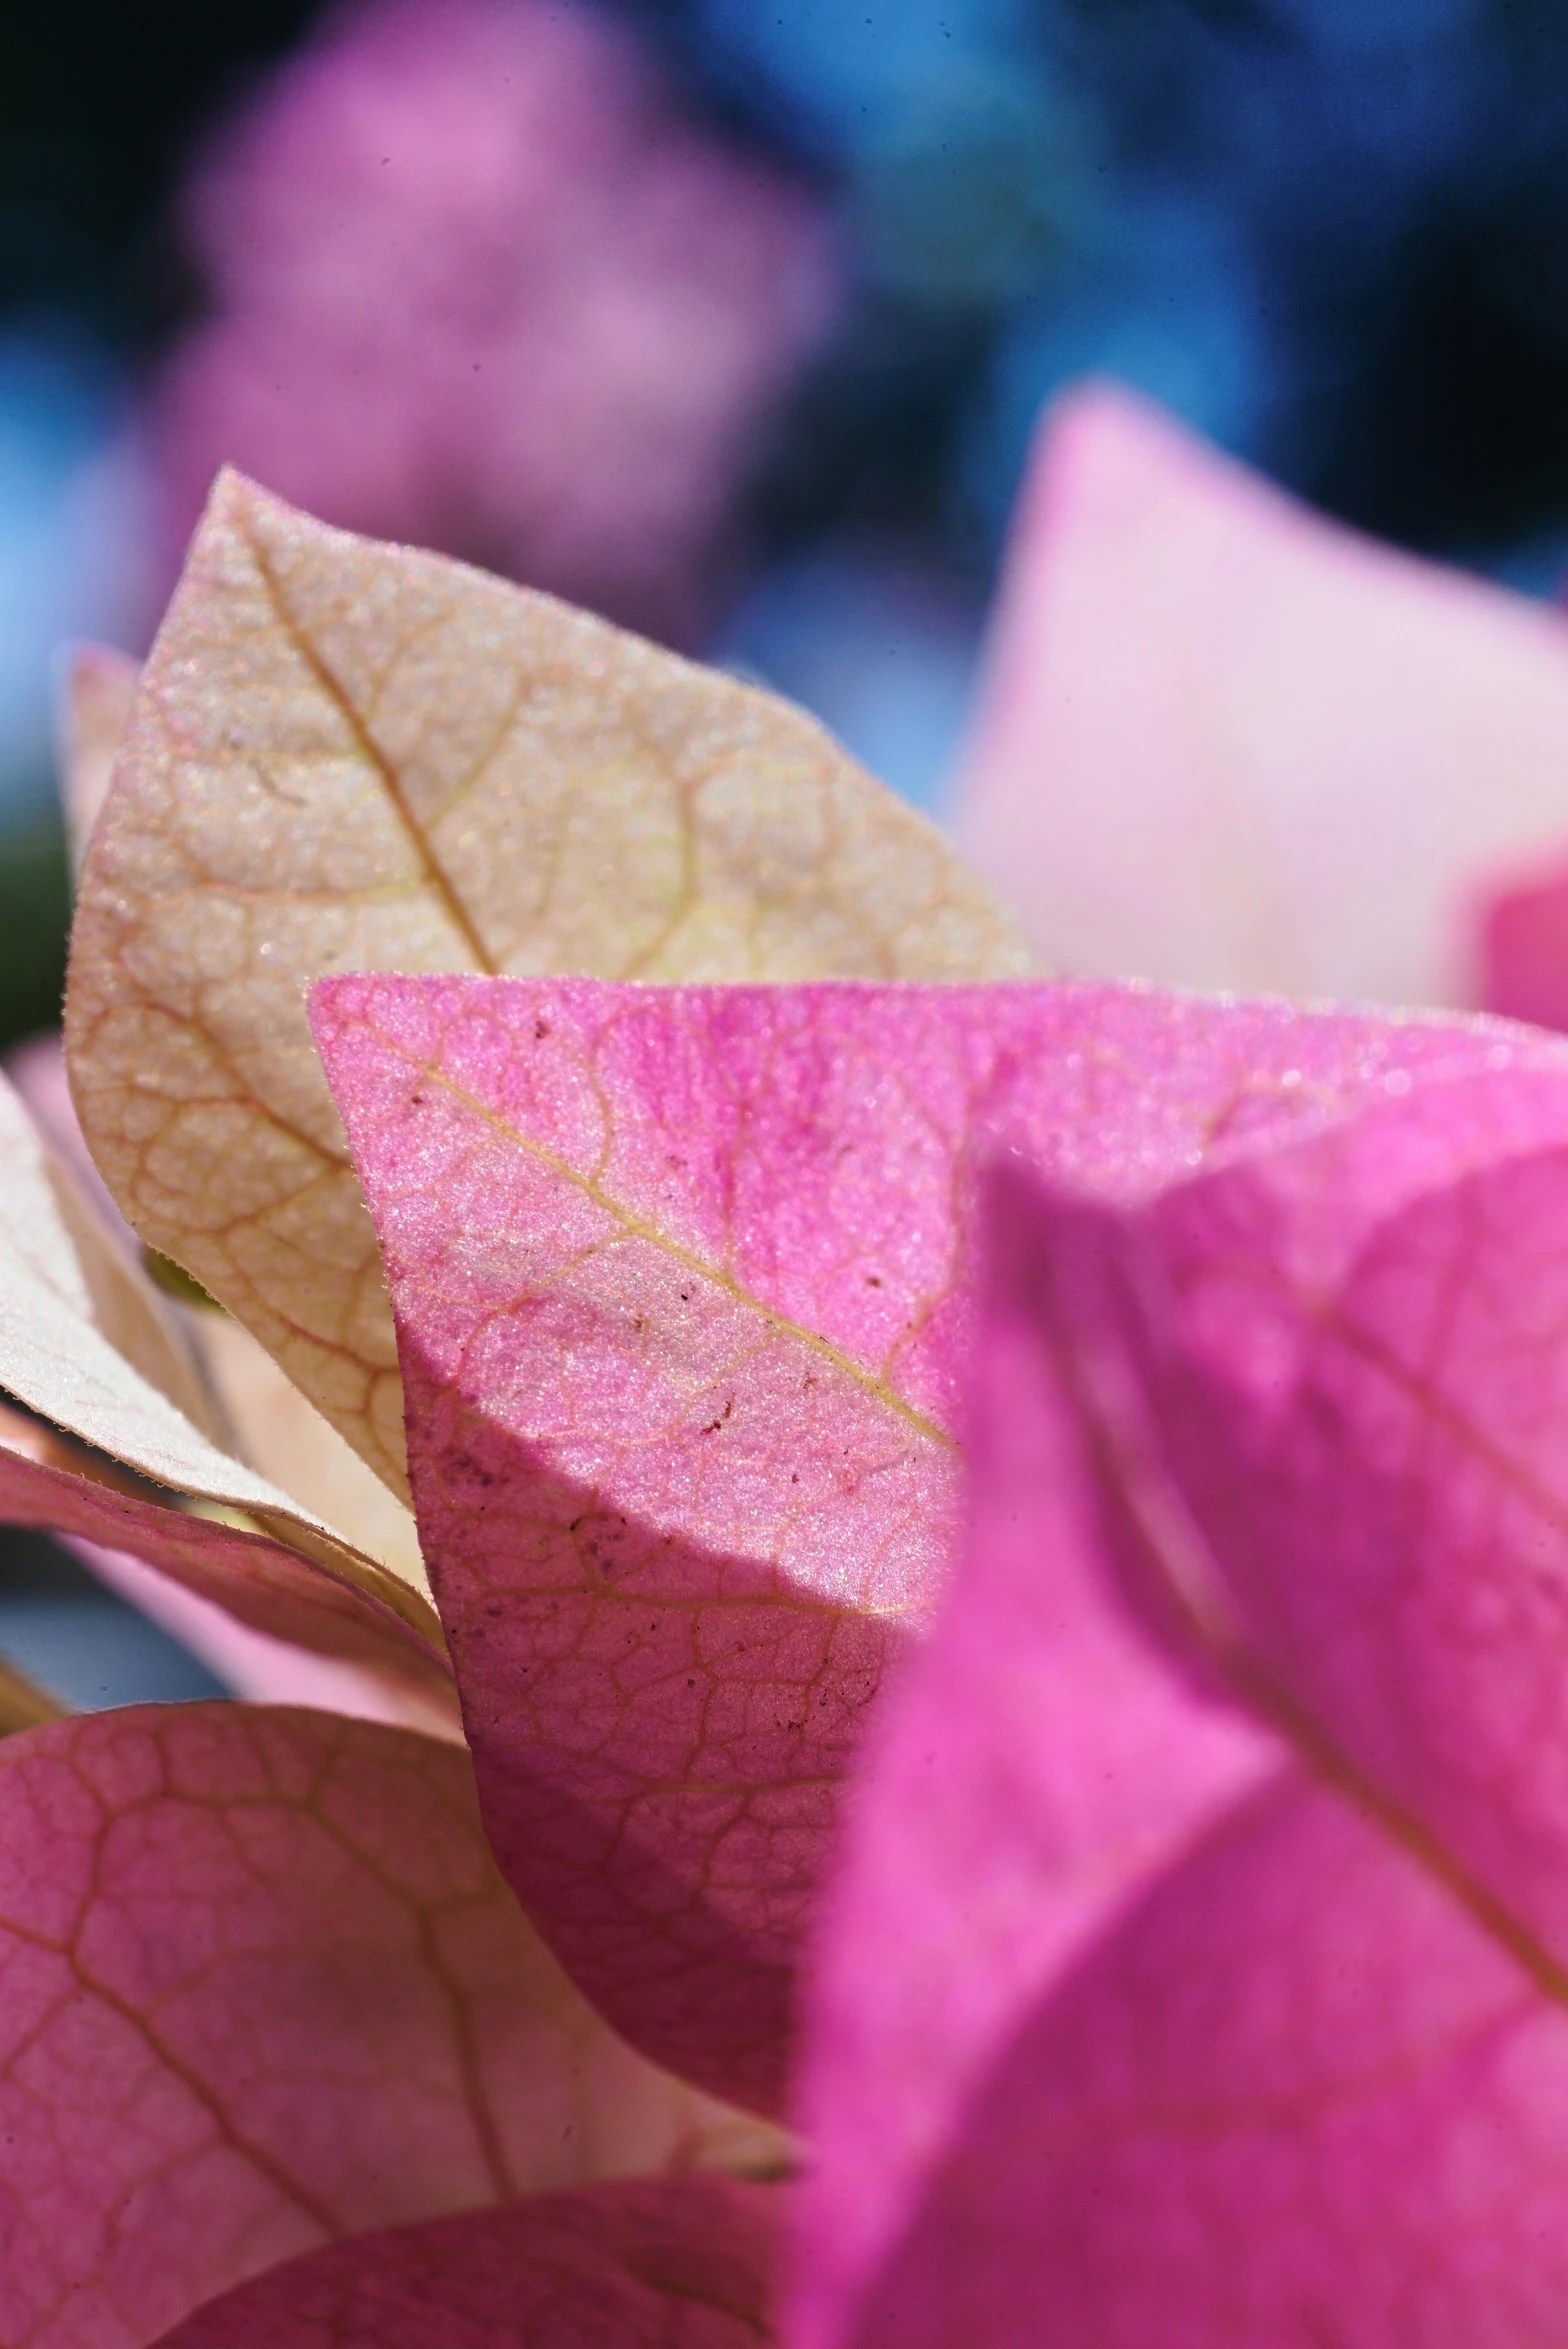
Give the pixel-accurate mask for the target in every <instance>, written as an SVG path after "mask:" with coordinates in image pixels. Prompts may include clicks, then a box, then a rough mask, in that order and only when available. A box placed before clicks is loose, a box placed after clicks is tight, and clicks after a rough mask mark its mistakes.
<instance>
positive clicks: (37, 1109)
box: [6, 1036, 430, 1599]
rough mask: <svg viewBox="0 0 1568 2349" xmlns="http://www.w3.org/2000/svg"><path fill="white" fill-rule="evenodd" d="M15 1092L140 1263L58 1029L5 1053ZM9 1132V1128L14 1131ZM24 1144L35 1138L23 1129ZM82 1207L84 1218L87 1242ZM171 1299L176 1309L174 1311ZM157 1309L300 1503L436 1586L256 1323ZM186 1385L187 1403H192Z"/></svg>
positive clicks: (257, 1465)
mask: <svg viewBox="0 0 1568 2349" xmlns="http://www.w3.org/2000/svg"><path fill="white" fill-rule="evenodd" d="M7 1072H8V1074H9V1075H10V1076H11V1079H12V1081H13V1083H14V1084H15V1086H16V1088H17V1091H18V1092H19V1093H20V1094H21V1096H22V1100H23V1102H24V1104H25V1106H26V1108H27V1111H28V1114H29V1116H30V1117H31V1119H32V1121H33V1124H34V1126H35V1127H36V1128H37V1129H38V1132H39V1134H40V1135H41V1136H42V1137H43V1139H44V1140H45V1142H46V1144H47V1146H48V1150H49V1152H50V1153H51V1154H52V1156H53V1158H54V1159H55V1160H56V1161H57V1162H59V1163H61V1164H63V1168H64V1170H65V1173H66V1175H67V1176H68V1177H74V1178H75V1183H76V1188H77V1189H78V1190H79V1191H81V1192H82V1193H84V1194H85V1204H86V1206H87V1207H88V1209H89V1210H91V1209H93V1208H96V1210H97V1213H96V1215H95V1216H94V1215H92V1214H89V1215H88V1217H87V1218H86V1219H85V1220H86V1221H87V1223H88V1224H89V1225H90V1226H91V1229H90V1231H89V1233H88V1235H87V1237H88V1239H89V1241H90V1243H91V1246H92V1248H93V1249H94V1250H95V1251H96V1252H97V1253H98V1254H100V1255H101V1254H102V1253H103V1251H104V1248H105V1246H107V1247H108V1249H109V1251H110V1253H111V1255H112V1254H113V1253H114V1252H115V1251H116V1249H117V1250H118V1253H119V1255H120V1256H122V1257H125V1258H127V1259H128V1260H129V1261H130V1262H131V1263H133V1264H139V1263H140V1262H141V1260H142V1257H143V1254H144V1251H143V1248H142V1244H141V1242H140V1241H139V1240H138V1239H137V1237H136V1234H135V1233H134V1232H133V1231H132V1230H131V1227H130V1225H129V1224H128V1223H126V1222H125V1220H124V1218H123V1217H122V1216H121V1214H120V1212H119V1210H118V1208H117V1207H116V1206H115V1204H114V1202H113V1200H112V1199H111V1198H110V1196H109V1194H108V1192H107V1191H106V1190H105V1188H104V1186H103V1182H102V1180H101V1178H100V1177H99V1174H98V1170H97V1168H96V1167H95V1166H94V1164H93V1162H92V1159H91V1157H90V1156H89V1154H88V1150H87V1144H86V1142H85V1140H84V1138H83V1135H82V1130H81V1127H80V1125H79V1124H78V1122H77V1118H76V1112H75V1108H74V1106H73V1104H72V1101H71V1095H70V1086H69V1082H68V1079H67V1077H66V1071H65V1057H64V1053H63V1050H62V1048H61V1044H60V1040H59V1038H58V1037H57V1036H38V1037H34V1038H33V1039H32V1041H31V1042H30V1043H28V1044H26V1045H24V1046H23V1047H22V1048H21V1049H20V1050H19V1051H18V1052H16V1053H13V1054H12V1055H11V1057H10V1060H9V1061H8V1063H7ZM6 1130H7V1131H8V1132H9V1130H10V1129H9V1128H7V1129H6ZM24 1144H25V1148H26V1149H27V1150H28V1151H31V1150H32V1149H33V1148H34V1145H33V1143H32V1142H31V1140H30V1139H26V1138H25V1137H24ZM82 1220H83V1219H82V1218H81V1216H80V1214H79V1215H78V1219H77V1238H78V1245H80V1244H81V1224H82ZM130 1285H131V1286H132V1287H133V1288H134V1290H135V1292H136V1293H137V1295H139V1296H140V1297H143V1298H147V1297H149V1296H151V1291H150V1290H149V1288H148V1285H147V1283H146V1282H145V1281H143V1280H140V1279H136V1280H133V1282H132V1283H131V1284H130ZM171 1304H172V1308H173V1309H172V1313H171ZM152 1308H153V1310H154V1311H155V1312H156V1313H157V1314H158V1315H160V1316H161V1317H162V1319H163V1322H164V1324H165V1326H167V1325H168V1324H169V1323H170V1321H171V1320H172V1323H173V1324H174V1326H175V1332H176V1335H177V1336H179V1337H181V1338H183V1340H184V1352H185V1353H187V1354H188V1355H189V1356H190V1357H191V1358H192V1359H193V1361H194V1366H195V1368H196V1371H197V1373H198V1381H197V1387H196V1393H197V1396H198V1398H199V1399H198V1403H197V1405H196V1407H197V1408H199V1409H202V1410H205V1411H208V1412H210V1411H211V1410H212V1407H213V1405H214V1404H216V1406H217V1422H216V1425H217V1428H218V1431H219V1433H220V1435H221V1438H222V1440H223V1441H224V1442H225V1443H226V1444H227V1443H231V1442H232V1444H233V1445H234V1447H235V1449H237V1451H238V1452H239V1454H240V1456H241V1457H242V1458H243V1459H244V1460H245V1461H246V1462H247V1464H248V1465H249V1466H250V1467H252V1468H254V1469H257V1470H259V1471H260V1473H261V1474H262V1475H263V1476H264V1477H266V1478H267V1479H268V1481H269V1482H270V1483H272V1484H274V1485H276V1486H277V1487H278V1489H279V1491H280V1492H282V1493H284V1494H285V1495H287V1497H288V1499H289V1500H290V1501H293V1502H299V1503H302V1504H303V1506H304V1508H305V1509H306V1510H307V1511H308V1512H309V1514H310V1515H311V1516H312V1517H314V1518H317V1519H319V1520H321V1521H322V1522H323V1523H324V1524H326V1525H328V1526H331V1527H334V1528H337V1529H341V1530H342V1532H343V1536H344V1538H345V1539H347V1538H348V1536H349V1531H350V1529H351V1532H352V1547H353V1548H354V1549H356V1550H358V1551H360V1552H361V1553H363V1554H364V1555H366V1556H368V1557H370V1558H371V1559H373V1560H374V1561H375V1562H376V1563H377V1564H378V1565H381V1566H385V1567H387V1568H388V1569H389V1570H390V1571H391V1572H392V1573H393V1574H395V1575H396V1576H397V1577H398V1578H399V1580H400V1581H402V1582H405V1583H407V1584H408V1585H410V1587H411V1588H412V1589H413V1590H415V1591H416V1592H418V1593H419V1594H420V1595H421V1596H422V1597H423V1598H425V1599H428V1598H429V1595H430V1586H429V1583H428V1582H427V1581H426V1579H425V1570H424V1563H423V1561H422V1559H421V1558H420V1555H419V1540H418V1536H417V1534H416V1533H415V1530H414V1520H413V1517H412V1515H411V1513H410V1512H409V1511H408V1510H407V1509H406V1508H405V1507H404V1506H403V1504H402V1502H400V1501H399V1500H397V1499H396V1498H395V1496H394V1495H393V1494H392V1493H390V1492H389V1491H388V1490H387V1488H386V1486H385V1485H384V1484H383V1483H382V1482H381V1480H380V1478H379V1477H378V1476H376V1475H375V1474H374V1473H373V1472H372V1471H371V1470H370V1469H369V1468H367V1467H366V1466H365V1463H364V1462H363V1461H362V1460H361V1459H360V1457H359V1455H358V1453H357V1452H354V1451H351V1450H350V1449H349V1446H348V1445H347V1444H346V1443H345V1442H344V1441H343V1438H342V1437H341V1436H340V1435H339V1434H338V1433H337V1430H336V1429H335V1428H333V1427H331V1426H329V1425H328V1423H327V1421H326V1420H325V1419H323V1418H322V1416H321V1414H320V1412H319V1411H317V1410H315V1409H314V1408H313V1406H312V1405H311V1404H309V1403H307V1402H306V1400H305V1398H304V1396H303V1395H302V1394H301V1393H300V1391H299V1389H298V1388H297V1387H296V1386H294V1385H293V1384H292V1383H291V1382H290V1380H289V1379H288V1378H287V1377H286V1376H285V1374H284V1372H283V1371H282V1370H281V1369H280V1368H279V1367H278V1365H277V1363H275V1362H274V1361H273V1359H272V1357H271V1355H270V1354H268V1353H267V1352H266V1351H265V1350H264V1349H263V1348H262V1346H261V1345H260V1344H258V1342H257V1340H256V1339H255V1338H253V1337H252V1336H251V1334H250V1332H249V1331H248V1330H245V1329H242V1328H241V1326H240V1324H239V1323H238V1322H237V1321H235V1320H234V1319H233V1318H232V1316H231V1315H229V1314H227V1313H224V1312H222V1311H221V1310H214V1309H212V1306H211V1302H210V1300H209V1301H207V1303H206V1304H205V1305H204V1306H200V1307H195V1308H192V1307H189V1306H183V1307H182V1306H181V1305H180V1303H179V1302H178V1301H175V1300H170V1299H166V1298H163V1297H154V1298H153V1299H152ZM189 1396H190V1389H189V1388H188V1387H187V1388H186V1389H185V1390H184V1399H185V1401H186V1408H187V1410H189V1409H190V1408H191V1407H192V1406H191V1404H190V1400H189Z"/></svg>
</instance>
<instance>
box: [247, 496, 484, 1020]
mask: <svg viewBox="0 0 1568 2349" xmlns="http://www.w3.org/2000/svg"><path fill="white" fill-rule="evenodd" d="M247 542H248V544H249V546H250V548H251V551H252V553H253V555H254V556H255V561H256V569H257V571H258V572H259V574H260V576H261V580H262V584H263V585H264V586H265V588H266V590H267V598H268V601H269V602H270V604H271V606H272V609H273V613H274V615H275V617H276V619H277V623H278V626H279V627H280V628H281V629H282V631H283V633H284V635H285V636H286V637H287V638H288V640H289V643H290V644H291V645H292V647H293V648H294V650H295V652H296V653H298V655H299V657H300V659H301V660H302V661H303V662H304V664H305V666H306V668H307V669H308V670H309V671H310V673H311V676H312V677H313V678H314V679H315V681H316V683H317V685H318V686H319V687H320V688H321V691H322V692H323V693H324V694H325V695H326V697H327V699H328V700H329V701H330V702H331V704H332V706H333V708H334V709H335V710H336V711H337V713H338V715H339V716H340V717H341V718H342V720H343V723H344V724H345V726H347V728H348V730H349V733H350V734H351V736H352V737H353V741H354V747H355V749H356V750H357V751H358V752H359V755H360V757H361V758H362V759H363V760H364V762H365V764H366V765H367V766H368V767H369V768H370V769H371V771H372V773H373V774H374V775H375V776H376V777H377V779H378V780H379V782H380V784H381V787H382V789H383V791H384V792H385V793H386V795H387V798H388V800H389V802H390V803H391V806H392V808H393V810H394V812H395V813H396V815H397V818H398V821H399V822H400V823H401V824H402V826H403V829H404V831H405V833H406V834H407V836H408V840H409V844H410V846H411V847H412V848H413V851H414V854H415V855H416V856H417V857H418V859H419V863H420V867H421V870H422V871H423V873H424V877H425V880H426V882H427V883H428V885H429V887H430V888H431V890H432V891H433V892H434V894H435V895H436V896H437V897H438V898H439V899H440V901H441V905H442V909H443V911H444V912H445V914H446V916H447V919H448V920H449V921H450V922H451V924H452V926H453V928H454V929H455V930H456V931H457V933H458V935H459V937H460V938H461V939H462V941H463V944H464V945H465V946H466V948H467V949H468V952H469V953H470V955H471V956H472V957H473V961H474V967H475V969H476V970H479V971H482V972H483V973H485V975H486V976H487V977H490V978H494V977H495V976H496V975H497V969H498V966H497V965H496V963H495V962H494V961H493V960H492V959H491V956H490V954H489V952H488V951H487V949H486V947H485V943H484V940H483V939H482V938H481V937H480V935H479V932H478V931H477V930H476V929H475V927H474V924H473V920H472V918H471V916H470V914H469V911H468V908H467V907H466V906H465V905H464V903H463V901H462V899H461V897H459V895H458V893H457V891H456V890H455V889H454V888H453V886H452V883H451V881H450V880H449V879H448V878H447V875H446V872H445V871H444V869H443V867H442V865H441V863H440V861H439V860H438V858H437V856H436V853H435V850H434V849H433V848H432V846H431V844H430V838H429V835H428V833H427V832H426V831H425V828H424V826H423V825H422V824H421V823H420V821H419V818H418V817H417V816H416V815H415V813H414V811H413V809H412V808H411V807H410V806H409V804H408V798H407V795H406V793H405V792H404V790H403V785H402V781H401V779H400V777H399V775H398V772H397V769H396V768H395V767H394V766H393V765H392V762H391V760H390V759H388V758H387V757H386V756H385V755H384V754H383V752H382V751H381V749H380V748H379V746H378V745H377V743H376V742H375V740H374V739H373V738H372V736H371V734H370V732H369V730H368V729H367V727H366V725H365V722H364V720H363V718H361V716H360V714H359V712H358V710H357V709H356V708H355V707H354V704H353V702H352V701H351V700H350V699H349V696H348V694H347V693H346V692H345V691H344V689H343V687H342V686H341V685H340V684H339V682H338V680H337V678H336V677H334V676H333V674H332V671H331V670H330V669H329V668H328V667H327V664H326V662H325V661H324V660H323V659H322V657H321V655H320V653H319V652H318V651H317V650H316V648H315V646H314V645H313V644H312V643H311V641H310V638H309V637H308V636H307V635H306V633H305V631H304V629H303V628H302V627H301V626H300V625H299V622H298V621H297V620H296V619H295V617H294V615H293V613H292V612H291V611H290V609H289V606H288V603H287V600H286V598H285V596H284V593H283V588H282V583H281V582H280V580H279V578H278V576H277V573H276V572H275V570H274V569H273V567H272V559H271V557H270V556H269V554H268V553H267V550H266V548H265V547H264V546H263V545H262V544H261V543H260V541H259V540H258V539H256V538H253V537H250V536H249V534H248V533H247Z"/></svg>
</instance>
